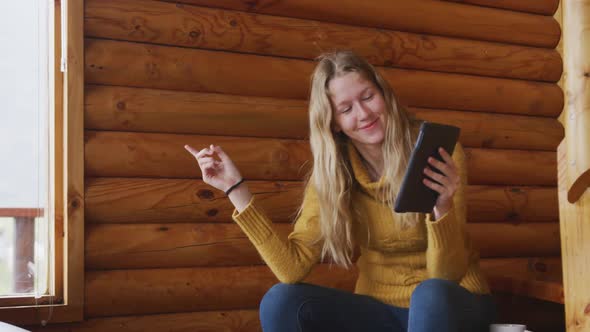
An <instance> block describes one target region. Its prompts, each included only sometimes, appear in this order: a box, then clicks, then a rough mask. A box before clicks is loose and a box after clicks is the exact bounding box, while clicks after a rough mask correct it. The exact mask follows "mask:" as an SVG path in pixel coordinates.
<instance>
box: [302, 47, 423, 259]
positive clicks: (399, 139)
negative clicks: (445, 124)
mask: <svg viewBox="0 0 590 332" xmlns="http://www.w3.org/2000/svg"><path fill="white" fill-rule="evenodd" d="M317 60H319V62H318V64H317V66H316V68H315V70H314V72H313V75H312V77H311V91H310V99H309V126H310V131H309V132H310V139H309V141H310V145H311V152H312V155H313V166H312V169H311V172H310V173H309V174H307V176H306V180H305V182H306V185H313V187H314V189H315V190H316V192H317V195H318V202H317V203H318V204H319V223H320V230H321V237H320V238H319V239H318V241H323V245H322V259H323V258H324V257H325V256H326V255H327V254H328V255H329V256H330V257H331V259H332V260H333V262H335V263H336V264H338V265H341V266H343V267H349V266H350V264H351V262H352V254H353V251H354V239H353V234H352V232H353V222H354V220H355V218H354V215H355V214H356V210H354V206H353V204H351V203H352V202H351V198H352V192H353V190H354V189H355V188H356V186H358V183H357V182H356V181H355V180H354V176H353V171H352V167H351V164H350V160H349V157H348V153H347V142H348V140H349V138H348V137H347V136H346V135H345V134H344V133H342V132H340V133H334V132H333V131H332V129H331V125H332V107H331V104H330V100H329V96H328V84H329V82H330V80H332V79H333V78H336V77H339V76H342V75H345V74H347V73H350V72H356V73H358V74H360V75H361V76H362V77H363V78H365V79H366V80H369V81H370V82H372V83H373V84H374V85H375V86H376V87H377V88H378V89H379V91H380V92H381V93H382V95H383V98H384V101H385V105H386V112H387V116H386V119H387V121H386V132H385V138H384V142H383V145H382V152H383V160H384V169H383V176H384V180H385V181H384V183H385V184H386V185H385V186H384V187H383V188H382V190H381V191H380V193H379V198H380V199H381V201H382V202H384V203H386V204H388V205H389V206H390V208H391V211H392V213H394V212H393V206H394V202H395V196H396V194H397V192H398V190H399V186H400V185H401V181H402V179H403V175H404V172H405V169H406V167H407V165H408V161H409V157H410V153H411V151H412V148H413V145H414V141H415V139H416V136H417V128H418V126H419V121H417V120H416V119H415V118H414V117H412V116H410V115H409V114H408V113H407V112H406V111H405V110H404V109H403V108H402V107H401V106H400V105H399V104H398V102H397V99H396V98H395V95H394V93H393V90H392V88H391V86H390V85H389V84H388V83H387V81H386V80H385V79H383V77H382V76H381V75H380V74H379V73H378V72H377V71H376V70H375V68H374V67H373V66H372V65H371V64H370V63H368V62H367V61H366V60H364V59H363V58H361V57H359V56H357V55H356V54H354V53H353V52H352V51H336V52H331V53H324V54H322V55H320V56H319V57H318V58H317ZM301 210H302V206H300V207H299V210H298V213H297V214H298V215H300V214H301ZM423 216H424V215H423V214H418V213H404V214H398V215H397V216H396V220H397V221H398V222H399V223H400V225H399V226H400V228H404V227H412V226H414V225H416V223H417V222H418V221H419V220H421V218H422V217H423Z"/></svg>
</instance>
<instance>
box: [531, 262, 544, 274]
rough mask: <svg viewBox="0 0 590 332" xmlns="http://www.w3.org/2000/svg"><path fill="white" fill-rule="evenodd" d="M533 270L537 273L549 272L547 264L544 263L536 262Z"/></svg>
mask: <svg viewBox="0 0 590 332" xmlns="http://www.w3.org/2000/svg"><path fill="white" fill-rule="evenodd" d="M533 268H534V269H535V271H537V272H547V264H545V263H542V262H536V263H535V265H534V266H533Z"/></svg>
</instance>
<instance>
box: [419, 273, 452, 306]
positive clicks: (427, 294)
mask: <svg viewBox="0 0 590 332" xmlns="http://www.w3.org/2000/svg"><path fill="white" fill-rule="evenodd" d="M456 287H459V285H457V284H456V283H454V282H452V281H449V280H444V279H427V280H424V281H423V282H422V283H420V284H419V285H418V286H417V287H416V289H415V290H414V292H413V293H412V297H411V300H410V302H411V303H412V304H416V305H420V306H421V307H424V306H426V307H436V308H439V310H440V309H444V308H445V307H447V304H449V302H450V301H451V300H452V299H451V294H452V292H453V289H454V288H456ZM441 307H442V308H441Z"/></svg>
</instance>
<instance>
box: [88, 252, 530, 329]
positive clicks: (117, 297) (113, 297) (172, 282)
mask: <svg viewBox="0 0 590 332" xmlns="http://www.w3.org/2000/svg"><path fill="white" fill-rule="evenodd" d="M511 260H513V259H511ZM529 262H530V259H528V258H523V259H521V260H520V264H524V265H528V264H529ZM481 266H482V270H483V271H484V273H486V260H482V263H481ZM495 266H497V264H496V265H495ZM506 266H509V267H510V268H511V269H517V270H521V269H522V268H519V267H515V265H514V261H512V262H511V263H510V264H506ZM495 269H496V270H498V269H497V268H495ZM356 277H357V271H356V269H352V270H343V269H340V268H337V267H329V266H328V265H319V266H316V267H315V268H314V269H313V270H312V272H311V274H310V275H309V277H308V278H307V279H306V280H305V281H306V282H310V283H314V284H319V285H323V286H327V287H334V288H338V289H344V290H348V291H352V290H353V288H354V282H355V280H356ZM276 282H277V280H276V278H275V277H274V276H273V275H272V272H271V271H270V270H269V269H268V267H266V266H252V267H222V268H192V269H190V268H182V269H144V270H112V271H88V272H87V274H86V302H85V312H86V316H87V318H94V317H104V316H121V315H141V314H156V313H170V312H187V311H215V310H231V309H256V308H257V307H258V304H259V302H260V299H261V298H262V296H263V294H264V293H265V292H266V291H267V290H268V289H269V288H270V287H271V286H272V285H273V284H275V283H276ZM156 299H157V300H156Z"/></svg>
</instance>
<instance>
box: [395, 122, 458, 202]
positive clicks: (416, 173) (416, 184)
mask: <svg viewBox="0 0 590 332" xmlns="http://www.w3.org/2000/svg"><path fill="white" fill-rule="evenodd" d="M460 131H461V128H459V127H455V126H449V125H444V124H440V123H434V122H423V123H422V125H421V126H420V133H419V134H418V139H416V144H415V145H414V150H412V154H411V155H410V161H409V163H408V168H407V169H406V174H405V175H404V179H403V181H402V185H401V187H400V190H399V192H398V194H397V197H396V200H395V207H394V211H395V212H422V213H430V212H432V209H433V208H434V205H435V204H436V199H437V198H438V195H439V193H438V192H437V191H435V190H433V189H430V188H429V187H427V186H426V185H425V184H424V182H422V180H423V179H424V178H428V179H430V178H429V177H428V176H426V174H424V168H425V167H426V166H430V169H432V170H433V171H435V172H437V173H439V174H442V172H440V171H439V170H438V169H437V168H435V167H433V166H431V165H430V163H428V157H431V156H432V157H434V158H436V159H438V160H440V161H443V158H442V157H441V156H440V153H438V148H439V147H442V148H443V149H445V151H447V152H448V153H449V155H453V151H454V150H455V144H457V141H458V140H459V133H460ZM443 162H444V161H443ZM430 180H432V179H430Z"/></svg>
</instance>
